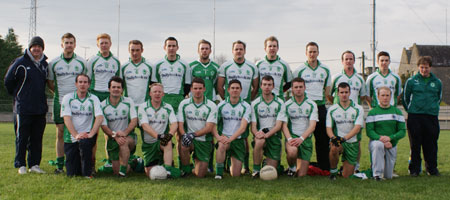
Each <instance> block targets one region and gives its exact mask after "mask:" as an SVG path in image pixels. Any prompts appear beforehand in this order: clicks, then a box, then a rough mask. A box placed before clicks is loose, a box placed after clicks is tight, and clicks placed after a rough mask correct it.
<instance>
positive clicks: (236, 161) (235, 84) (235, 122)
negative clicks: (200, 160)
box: [213, 80, 251, 179]
mask: <svg viewBox="0 0 450 200" xmlns="http://www.w3.org/2000/svg"><path fill="white" fill-rule="evenodd" d="M227 91H228V94H230V95H229V96H228V98H227V99H225V100H224V101H222V102H220V104H219V105H218V111H217V118H218V120H217V129H218V132H219V133H218V134H216V133H215V131H213V133H214V137H215V138H216V139H217V141H218V145H219V146H218V149H217V154H216V177H215V179H222V177H223V170H224V162H225V155H226V153H227V152H229V154H230V156H231V170H230V172H231V176H240V175H241V169H242V163H243V162H244V159H245V142H244V139H243V138H242V136H241V135H242V134H243V133H244V132H245V131H246V130H247V125H248V123H249V122H250V120H251V107H250V105H249V104H248V103H247V102H245V101H243V100H242V99H241V98H240V95H241V92H242V87H241V82H240V81H238V80H231V81H230V83H228V89H227Z"/></svg>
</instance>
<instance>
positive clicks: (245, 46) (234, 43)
mask: <svg viewBox="0 0 450 200" xmlns="http://www.w3.org/2000/svg"><path fill="white" fill-rule="evenodd" d="M236 44H242V45H243V46H244V50H245V48H247V45H246V44H245V42H242V41H241V40H237V41H235V42H233V45H232V46H231V49H234V45H236Z"/></svg>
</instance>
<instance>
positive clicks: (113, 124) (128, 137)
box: [101, 76, 137, 177]
mask: <svg viewBox="0 0 450 200" xmlns="http://www.w3.org/2000/svg"><path fill="white" fill-rule="evenodd" d="M123 86H124V82H123V79H122V78H120V77H118V76H113V77H112V78H111V79H110V80H109V82H108V88H109V93H110V95H109V97H108V98H107V99H105V100H104V101H103V102H102V103H101V106H102V110H103V114H104V115H105V116H104V117H105V119H104V120H103V123H102V130H103V132H104V133H105V135H107V136H108V140H107V141H106V149H107V151H108V157H109V159H111V161H112V168H113V172H114V174H115V175H118V176H120V177H125V176H126V173H127V170H128V159H129V158H130V155H131V154H132V153H133V152H134V151H135V150H136V143H137V137H136V133H134V128H135V127H136V124H137V115H136V107H135V106H134V102H133V100H132V99H131V98H129V97H122V93H123Z"/></svg>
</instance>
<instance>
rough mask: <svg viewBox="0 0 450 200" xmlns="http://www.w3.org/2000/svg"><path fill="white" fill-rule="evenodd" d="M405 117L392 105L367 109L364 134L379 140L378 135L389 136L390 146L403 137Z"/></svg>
mask: <svg viewBox="0 0 450 200" xmlns="http://www.w3.org/2000/svg"><path fill="white" fill-rule="evenodd" d="M405 130H406V127H405V117H403V114H402V111H401V110H400V109H398V108H396V107H394V106H389V107H388V108H382V107H380V106H377V107H375V108H372V110H370V111H369V113H368V114H367V118H366V134H367V136H368V137H369V138H370V139H371V140H379V139H380V136H383V135H385V136H389V138H391V143H392V146H394V147H395V146H396V145H397V143H398V141H399V140H400V139H401V138H403V137H405V133H406V131H405Z"/></svg>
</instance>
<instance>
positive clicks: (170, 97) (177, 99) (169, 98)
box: [163, 94, 184, 114]
mask: <svg viewBox="0 0 450 200" xmlns="http://www.w3.org/2000/svg"><path fill="white" fill-rule="evenodd" d="M183 99H184V96H183V95H181V94H165V95H164V97H163V101H164V102H166V103H168V104H170V105H171V106H172V107H173V110H174V111H175V114H176V113H178V106H179V105H180V103H181V101H183Z"/></svg>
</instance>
